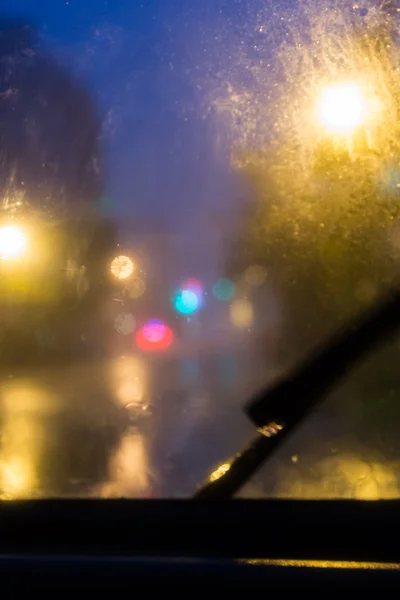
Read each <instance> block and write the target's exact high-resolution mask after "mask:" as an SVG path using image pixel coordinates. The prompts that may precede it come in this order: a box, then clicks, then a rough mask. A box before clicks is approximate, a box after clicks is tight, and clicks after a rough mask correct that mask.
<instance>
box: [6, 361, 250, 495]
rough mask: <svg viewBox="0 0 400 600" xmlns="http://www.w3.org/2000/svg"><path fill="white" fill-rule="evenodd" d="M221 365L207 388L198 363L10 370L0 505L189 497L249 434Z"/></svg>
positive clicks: (126, 363) (210, 374)
mask: <svg viewBox="0 0 400 600" xmlns="http://www.w3.org/2000/svg"><path fill="white" fill-rule="evenodd" d="M225 363H226V360H225V362H224V360H223V359H221V360H219V362H218V361H217V363H216V364H217V367H215V365H214V367H213V368H210V369H209V372H208V375H207V379H208V386H205V385H204V380H203V382H202V381H201V380H200V379H199V377H200V376H203V375H204V373H202V372H201V368H199V366H198V365H197V366H196V365H194V366H193V365H191V367H190V365H189V367H190V368H188V365H187V364H183V363H182V362H181V361H178V360H177V359H176V358H175V359H169V360H168V361H166V360H159V359H158V360H154V359H152V358H149V357H148V356H146V355H139V354H138V355H127V356H125V357H119V358H116V359H114V360H111V361H109V362H107V363H104V364H101V365H99V364H97V365H93V364H82V365H75V366H68V367H66V366H64V367H53V368H51V369H50V368H40V369H36V370H35V371H34V372H33V371H32V372H28V371H26V372H24V373H22V372H19V373H17V372H15V373H13V372H11V371H10V373H9V374H7V375H6V376H5V377H3V378H2V381H1V384H0V494H1V498H3V499H12V498H38V497H39V498H40V497H49V496H51V497H58V496H67V497H71V496H93V495H95V496H100V497H121V496H122V497H138V498H140V497H158V496H166V495H168V496H171V495H188V494H190V493H191V492H192V491H194V490H195V488H196V485H198V484H199V483H201V481H202V480H203V479H204V478H205V477H206V476H207V474H208V473H209V472H210V471H211V470H212V469H213V467H214V466H215V463H216V462H218V461H219V460H220V459H221V457H225V456H226V453H227V452H228V453H230V452H233V451H235V450H237V449H238V447H240V444H241V443H242V442H243V441H244V439H245V438H246V437H247V434H248V433H249V432H250V431H251V426H250V425H249V424H246V422H245V418H244V417H243V416H241V411H240V406H241V403H242V402H243V393H244V391H243V392H240V391H239V389H236V393H233V389H234V387H235V386H232V385H230V383H231V384H232V382H229V377H227V373H226V364H225ZM218 365H220V366H218ZM221 365H222V367H221ZM224 365H225V366H224ZM220 367H221V368H220ZM221 369H222V370H221ZM224 369H225V374H224ZM185 372H186V374H189V376H188V377H187V378H186V380H185V379H184V374H185ZM232 373H234V371H232ZM239 396H240V397H239ZM233 415H236V416H238V417H239V421H238V423H239V425H238V427H239V429H238V431H237V432H236V433H238V435H236V433H235V432H234V429H235V427H236V426H235V423H236V422H237V419H235V417H234V416H233ZM225 421H227V422H228V427H229V435H227V432H225V433H223V435H221V432H223V430H222V425H223V423H224V422H225ZM232 427H233V429H232ZM239 430H240V432H239Z"/></svg>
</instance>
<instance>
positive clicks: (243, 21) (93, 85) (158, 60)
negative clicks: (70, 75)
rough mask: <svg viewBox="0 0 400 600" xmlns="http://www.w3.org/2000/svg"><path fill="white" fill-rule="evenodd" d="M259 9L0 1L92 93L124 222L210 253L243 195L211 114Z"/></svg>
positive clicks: (127, 1)
mask: <svg viewBox="0 0 400 600" xmlns="http://www.w3.org/2000/svg"><path fill="white" fill-rule="evenodd" d="M263 4H264V3H263ZM255 5H256V3H255V2H254V1H253V2H252V1H251V0H247V1H243V2H239V1H237V0H201V1H199V0H143V2H139V1H137V2H134V1H132V0H109V1H105V0H67V1H65V0H34V2H30V1H28V0H1V3H0V14H2V15H3V16H21V17H27V18H30V19H32V20H33V21H34V22H36V24H37V26H38V27H39V28H40V30H41V32H42V34H43V36H44V38H45V40H46V42H47V44H48V47H49V48H50V49H51V51H52V52H54V53H55V54H56V55H58V56H59V57H60V58H61V60H62V61H63V62H64V63H66V64H67V65H68V66H69V67H70V68H71V70H73V71H75V72H76V73H78V74H79V76H80V77H81V78H82V79H83V80H84V81H85V82H86V83H87V86H88V88H90V89H91V91H92V94H93V96H94V98H95V100H96V101H97V103H98V105H99V106H100V109H101V112H102V115H103V116H104V133H105V136H104V138H105V147H106V149H107V155H106V156H107V165H108V190H109V196H110V198H111V200H112V205H113V210H114V213H115V214H116V215H117V217H118V218H119V220H120V222H125V223H126V222H130V221H140V220H142V221H145V222H149V223H156V222H157V223H159V224H161V225H162V226H166V227H168V228H172V229H173V230H175V231H177V232H179V233H180V232H193V235H194V236H196V235H197V236H198V237H199V239H201V240H203V241H202V243H200V246H201V245H202V246H203V247H204V249H205V253H207V246H208V240H207V227H208V223H209V222H210V221H211V220H212V219H213V216H214V215H215V214H217V215H219V218H220V219H222V220H223V219H224V218H225V216H226V215H228V214H229V215H232V214H234V213H235V209H234V206H237V205H238V198H239V197H240V195H241V194H242V195H243V189H242V191H240V190H241V187H240V185H239V184H238V181H237V178H235V177H234V175H233V174H232V173H231V172H230V170H229V148H228V144H227V141H226V136H225V137H224V135H223V134H221V131H219V127H218V124H217V123H216V120H215V118H214V116H213V112H212V110H211V107H212V102H213V100H214V99H215V94H216V89H217V86H218V78H221V73H226V72H228V71H229V68H230V61H234V58H233V55H234V54H235V48H238V47H239V45H240V43H243V40H244V39H245V37H246V31H247V32H248V30H249V27H248V23H249V22H250V23H251V26H250V30H251V31H253V32H254V30H255V29H254V23H255V20H254V19H253V17H254V15H255V10H256V9H255ZM253 21H254V22H253ZM248 37H249V36H248V34H247V38H248ZM250 41H251V40H250ZM190 235H192V233H190ZM208 252H209V254H210V252H211V251H210V250H209V249H208ZM209 259H210V257H209ZM210 260H211V259H210Z"/></svg>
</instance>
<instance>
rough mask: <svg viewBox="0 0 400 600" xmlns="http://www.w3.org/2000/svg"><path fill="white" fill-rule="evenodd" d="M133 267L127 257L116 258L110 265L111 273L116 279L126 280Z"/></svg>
mask: <svg viewBox="0 0 400 600" xmlns="http://www.w3.org/2000/svg"><path fill="white" fill-rule="evenodd" d="M133 270H134V265H133V262H132V260H131V259H130V258H129V257H128V256H116V257H115V258H114V260H113V261H112V263H111V273H112V274H113V275H114V276H115V277H117V279H126V278H127V277H130V276H131V275H132V273H133Z"/></svg>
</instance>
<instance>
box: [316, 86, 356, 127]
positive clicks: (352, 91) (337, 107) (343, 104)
mask: <svg viewBox="0 0 400 600" xmlns="http://www.w3.org/2000/svg"><path fill="white" fill-rule="evenodd" d="M317 110H318V117H319V120H320V121H321V123H322V124H323V125H324V126H325V127H327V128H328V129H330V130H332V131H335V132H338V133H340V132H347V131H349V130H350V129H354V128H355V127H357V126H358V125H360V124H361V123H362V122H363V120H364V118H365V99H364V97H363V94H362V91H361V88H360V87H359V86H358V85H357V84H355V83H340V84H336V85H332V86H329V87H326V88H324V89H323V90H322V93H321V95H320V97H319V100H318V107H317Z"/></svg>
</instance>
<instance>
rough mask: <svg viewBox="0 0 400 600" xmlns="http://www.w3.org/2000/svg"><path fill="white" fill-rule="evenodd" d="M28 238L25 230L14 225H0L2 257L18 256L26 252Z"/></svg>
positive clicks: (0, 251)
mask: <svg viewBox="0 0 400 600" xmlns="http://www.w3.org/2000/svg"><path fill="white" fill-rule="evenodd" d="M25 249H26V239H25V235H24V233H23V231H22V230H21V229H20V228H19V227H16V226H14V225H8V226H6V227H0V256H1V258H3V259H5V258H17V257H18V256H21V254H23V253H24V252H25Z"/></svg>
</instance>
